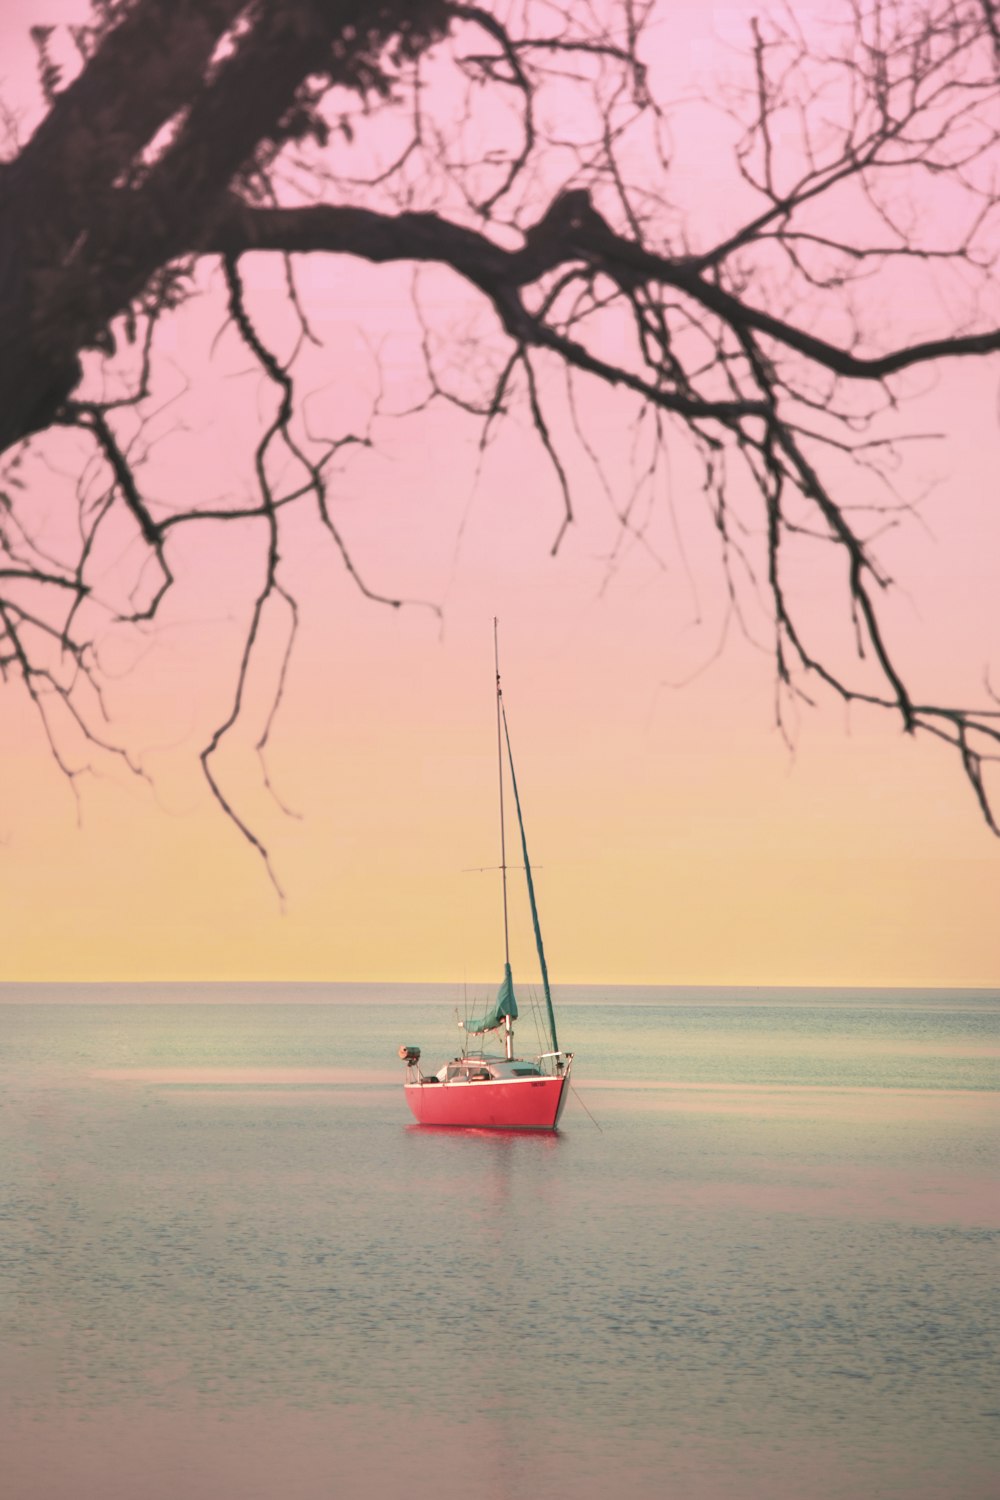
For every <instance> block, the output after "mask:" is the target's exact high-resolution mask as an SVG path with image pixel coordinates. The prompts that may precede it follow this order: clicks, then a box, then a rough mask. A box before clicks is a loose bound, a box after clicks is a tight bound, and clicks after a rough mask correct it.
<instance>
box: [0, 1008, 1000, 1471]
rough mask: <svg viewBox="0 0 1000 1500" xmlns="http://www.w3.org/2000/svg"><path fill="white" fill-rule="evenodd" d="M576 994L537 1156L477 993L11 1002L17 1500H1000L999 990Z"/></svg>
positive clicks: (10, 1292)
mask: <svg viewBox="0 0 1000 1500" xmlns="http://www.w3.org/2000/svg"><path fill="white" fill-rule="evenodd" d="M442 994H445V995H447V996H448V999H447V1002H445V1001H443V1000H442V998H441V997H442ZM561 995H562V1004H561V1005H560V1009H559V1016H560V1023H561V1035H560V1040H561V1041H562V1042H563V1045H564V1046H567V1047H569V1048H571V1049H573V1050H574V1051H575V1052H576V1054H577V1065H576V1071H575V1083H576V1089H577V1095H576V1097H574V1098H573V1099H571V1101H570V1104H569V1106H568V1108H567V1111H566V1115H565V1117H564V1122H563V1128H562V1130H561V1131H560V1133H559V1135H558V1136H550V1137H532V1136H528V1137H522V1136H517V1135H494V1134H490V1133H487V1132H481V1133H480V1132H472V1131H454V1132H434V1131H427V1130H421V1129H419V1128H418V1127H416V1126H413V1125H412V1124H411V1123H410V1120H409V1115H408V1114H407V1112H406V1109H405V1105H404V1102H403V1098H402V1092H401V1089H400V1087H399V1084H400V1075H399V1073H398V1071H397V1068H396V1066H395V1050H396V1047H397V1046H398V1045H399V1043H400V1042H403V1041H405V1042H416V1043H419V1044H420V1045H421V1046H422V1047H423V1048H424V1050H425V1059H426V1060H427V1062H428V1063H430V1064H431V1065H432V1066H437V1063H438V1062H440V1061H441V1060H443V1058H444V1057H445V1056H446V1055H448V1053H449V1052H451V1051H452V1050H453V1048H454V1043H455V1039H456V1037H457V1031H456V1030H455V1027H454V1008H455V1004H456V1001H457V1004H458V1008H459V1010H460V1011H461V1009H462V1006H463V1003H464V1002H463V998H462V996H461V992H460V991H456V992H454V993H451V992H449V991H447V990H442V988H440V987H438V988H433V989H431V988H424V987H420V986H410V987H403V986H397V987H391V986H369V987H354V988H348V987H338V986H314V987H313V986H289V987H285V988H278V987H267V986H233V987H228V988H225V989H222V988H218V987H216V988H212V987H207V986H193V987H186V988H183V989H173V988H170V987H165V986H161V987H155V986H145V987H136V988H133V989H130V990H127V989H119V990H113V989H108V988H100V987H83V986H80V987H72V988H61V987H58V986H38V987H34V988H29V987H13V986H7V987H6V988H5V989H4V988H0V999H3V1000H5V1001H6V1002H7V1003H5V1004H2V1005H0V1176H2V1178H3V1198H2V1204H0V1298H2V1300H0V1418H2V1422H0V1445H2V1451H0V1472H2V1473H3V1474H4V1486H5V1487H4V1494H5V1495H9V1496H10V1497H11V1500H133V1497H134V1500H139V1497H142V1500H182V1497H183V1500H271V1497H274V1500H278V1497H289V1500H327V1497H332V1496H334V1495H343V1496H347V1497H353V1496H359V1497H360V1496H364V1497H373V1500H380V1497H381V1496H383V1495H385V1496H389V1495H392V1496H395V1495H397V1494H406V1495H407V1496H408V1497H410V1500H432V1497H445V1500H452V1497H454V1500H458V1497H462V1500H508V1497H510V1500H514V1497H517V1500H521V1497H522V1496H523V1495H525V1494H530V1495H531V1496H532V1497H533V1500H557V1497H559V1500H561V1497H564V1496H567V1497H570V1496H571V1497H576V1500H598V1497H602V1500H603V1497H604V1496H606V1495H608V1494H609V1493H611V1494H615V1493H616V1492H617V1494H618V1495H620V1496H621V1497H623V1500H624V1497H629V1500H653V1497H654V1496H655V1497H657V1500H659V1497H662V1496H666V1497H669V1500H723V1497H726V1500H730V1497H735V1500H765V1497H766V1500H786V1497H787V1500H800V1497H801V1500H838V1497H842V1500H861V1497H866V1500H867V1497H871V1496H877V1497H900V1500H903V1497H905V1500H932V1497H933V1500H945V1497H946V1500H987V1497H991V1500H992V1497H994V1496H995V1495H996V1493H997V1489H998V1485H1000V1442H998V1433H1000V1388H998V1368H1000V1360H998V1355H1000V1349H998V1343H1000V1299H998V1297H997V1295H996V1288H997V1272H998V1269H1000V1259H998V1250H1000V1201H998V1191H997V1173H996V1166H997V1158H996V1148H997V1143H998V1121H1000V1073H998V1061H1000V992H995V991H994V992H985V991H973V992H969V991H966V992H961V993H954V994H949V993H945V992H930V991H923V992H915V991H910V992H907V993H903V992H888V991H872V992H859V991H853V992H833V991H802V992H793V991H780V992H779V991H761V990H753V991H751V990H747V991H740V992H736V991H684V992H681V991H667V990H662V991H656V990H609V989H603V990H596V989H594V990H583V989H572V988H567V989H564V990H563V991H561ZM473 998H475V997H470V1003H471V1001H472V999H473ZM122 1000H125V1001H128V1002H130V1003H118V1002H121V1001H122ZM181 1002H183V1003H181ZM526 1030H527V1032H528V1033H529V1035H530V1032H531V1026H530V1023H528V1025H527V1027H526ZM524 1040H527V1038H524ZM587 1111H589V1114H588V1113H587ZM591 1116H593V1119H591ZM595 1122H596V1123H595Z"/></svg>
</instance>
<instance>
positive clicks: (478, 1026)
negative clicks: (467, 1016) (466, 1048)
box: [465, 964, 517, 1036]
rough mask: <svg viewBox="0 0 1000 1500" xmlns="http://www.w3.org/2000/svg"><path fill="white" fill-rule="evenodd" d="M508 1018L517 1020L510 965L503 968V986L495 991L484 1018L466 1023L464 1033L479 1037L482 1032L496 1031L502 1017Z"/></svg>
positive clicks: (502, 1019) (500, 1024)
mask: <svg viewBox="0 0 1000 1500" xmlns="http://www.w3.org/2000/svg"><path fill="white" fill-rule="evenodd" d="M505 1016H510V1018H511V1020H512V1021H516V1020H517V1001H516V999H515V998H514V981H513V979H512V978H511V973H510V964H504V966H503V984H501V986H500V988H499V989H498V990H497V998H496V1000H495V1002H494V1004H493V1006H492V1008H491V1009H490V1010H488V1011H487V1012H486V1015H485V1016H480V1017H479V1018H478V1019H477V1020H475V1021H466V1023H465V1029H466V1031H471V1032H473V1033H475V1035H476V1036H480V1035H481V1034H482V1033H483V1032H484V1031H496V1030H497V1028H498V1027H500V1026H502V1025H503V1023H504V1017H505Z"/></svg>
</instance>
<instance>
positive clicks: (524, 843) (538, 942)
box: [501, 710, 559, 1052]
mask: <svg viewBox="0 0 1000 1500" xmlns="http://www.w3.org/2000/svg"><path fill="white" fill-rule="evenodd" d="M501 712H502V713H503V732H504V738H505V739H506V741H507V764H508V765H509V766H510V784H511V786H512V787H513V788H514V806H515V807H516V808H517V826H518V828H519V829H520V830H521V850H522V853H523V854H524V873H525V875H526V877H527V881H528V902H529V905H530V906H531V922H532V926H533V927H534V929H535V947H536V948H537V949H538V963H539V966H540V968H541V971H542V989H543V991H544V993H545V1009H546V1011H547V1012H548V1018H549V1036H550V1037H551V1038H552V1050H553V1052H558V1051H559V1038H558V1037H557V1036H556V1016H555V1011H554V1010H553V1009H552V991H551V990H550V989H549V966H548V964H547V963H546V962H545V949H544V947H543V946H542V928H541V924H540V923H539V920H538V905H537V903H536V901H535V882H534V881H533V880H532V878H531V860H530V859H529V858H528V840H527V837H526V836H525V832H524V819H523V818H522V816H521V799H520V797H519V796H518V794H517V777H516V776H515V775H514V754H513V751H512V750H511V748H510V730H509V729H508V728H507V713H506V710H501Z"/></svg>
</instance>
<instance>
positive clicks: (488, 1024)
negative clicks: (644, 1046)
mask: <svg viewBox="0 0 1000 1500" xmlns="http://www.w3.org/2000/svg"><path fill="white" fill-rule="evenodd" d="M493 659H494V666H495V669H496V696H497V771H498V780H499V789H500V877H501V884H502V889H503V937H504V969H503V982H502V983H501V985H500V988H499V990H498V991H497V996H496V1000H495V1001H494V1002H493V1004H492V1005H491V1006H490V1008H489V1009H488V1010H487V1011H486V1013H485V1015H482V1016H480V1017H478V1018H477V1019H475V1020H469V1021H465V1022H460V1023H459V1024H460V1025H462V1027H463V1030H464V1033H465V1038H466V1042H465V1045H464V1046H463V1048H462V1050H461V1052H460V1053H459V1054H458V1056H457V1057H453V1058H451V1059H450V1061H448V1062H446V1063H445V1064H444V1066H443V1067H442V1068H440V1069H439V1071H438V1072H437V1073H433V1074H430V1075H427V1074H425V1073H423V1072H422V1071H421V1068H420V1048H419V1047H411V1046H405V1045H404V1046H402V1047H400V1049H399V1056H400V1058H401V1059H402V1061H403V1063H404V1064H405V1068H406V1076H405V1081H404V1084H403V1088H404V1092H405V1094H406V1102H407V1104H408V1105H409V1106H410V1109H411V1110H412V1111H413V1115H414V1117H415V1118H416V1119H417V1120H418V1121H419V1123H420V1124H421V1125H452V1126H464V1127H472V1128H476V1129H483V1130H555V1128H556V1126H557V1125H558V1123H559V1116H560V1115H561V1114H562V1110H563V1105H564V1104H565V1102H566V1095H567V1092H568V1085H569V1076H570V1070H571V1068H572V1066H573V1054H572V1052H563V1051H562V1049H561V1048H560V1046H559V1039H558V1036H557V1034H556V1018H555V1011H554V1010H553V1007H552V994H551V991H550V989H549V971H548V965H547V964H546V962H545V949H544V947H543V946H542V929H541V926H540V925H539V921H538V906H537V903H536V901H535V885H534V881H533V880H532V876H531V863H530V861H529V859H528V842H527V839H526V838H525V833H524V819H523V817H522V816H521V799H520V796H519V795H518V790H517V777H516V776H515V774H514V757H513V755H512V753H511V748H510V733H509V731H508V728H507V715H506V713H505V711H504V703H503V692H502V689H501V686H500V656H499V647H498V645H497V622H496V620H494V621H493ZM505 763H506V765H507V767H508V769H509V774H510V785H511V789H512V791H513V793H514V806H515V809H516V811H517V825H518V829H519V831H520V835H521V852H522V855H523V857H524V874H525V880H526V884H527V890H528V904H529V906H530V908H531V920H532V924H533V926H534V929H535V946H536V947H537V949H538V962H539V965H540V968H541V974H542V989H543V991H544V995H545V1029H546V1031H547V1033H548V1036H547V1046H546V1050H545V1051H544V1052H540V1053H538V1054H537V1055H535V1056H534V1057H518V1056H517V1055H516V1053H515V1051H514V1022H515V1021H516V1020H517V1017H518V1010H517V998H516V996H515V994H514V980H513V978H512V976H511V970H510V934H509V927H508V906H507V843H506V832H505V825H504V764H505ZM486 1037H490V1038H491V1039H492V1045H496V1041H497V1038H498V1037H502V1039H503V1052H502V1053H500V1052H497V1053H496V1054H492V1053H487V1052H486V1051H485V1046H486V1043H485V1041H484V1040H483V1039H484V1038H486ZM473 1038H478V1039H479V1040H478V1042H476V1041H473Z"/></svg>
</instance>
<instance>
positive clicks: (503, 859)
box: [493, 615, 510, 968]
mask: <svg viewBox="0 0 1000 1500" xmlns="http://www.w3.org/2000/svg"><path fill="white" fill-rule="evenodd" d="M493 663H494V666H495V667H496V674H497V776H498V777H499V782H500V876H501V881H502V884H503V957H504V963H505V964H506V965H507V967H508V968H509V967H510V931H509V927H508V920H507V845H506V841H505V835H504V820H503V740H502V738H501V734H500V715H501V704H502V702H503V692H502V690H501V687H500V647H499V645H498V642H497V617H496V615H494V616H493Z"/></svg>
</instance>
